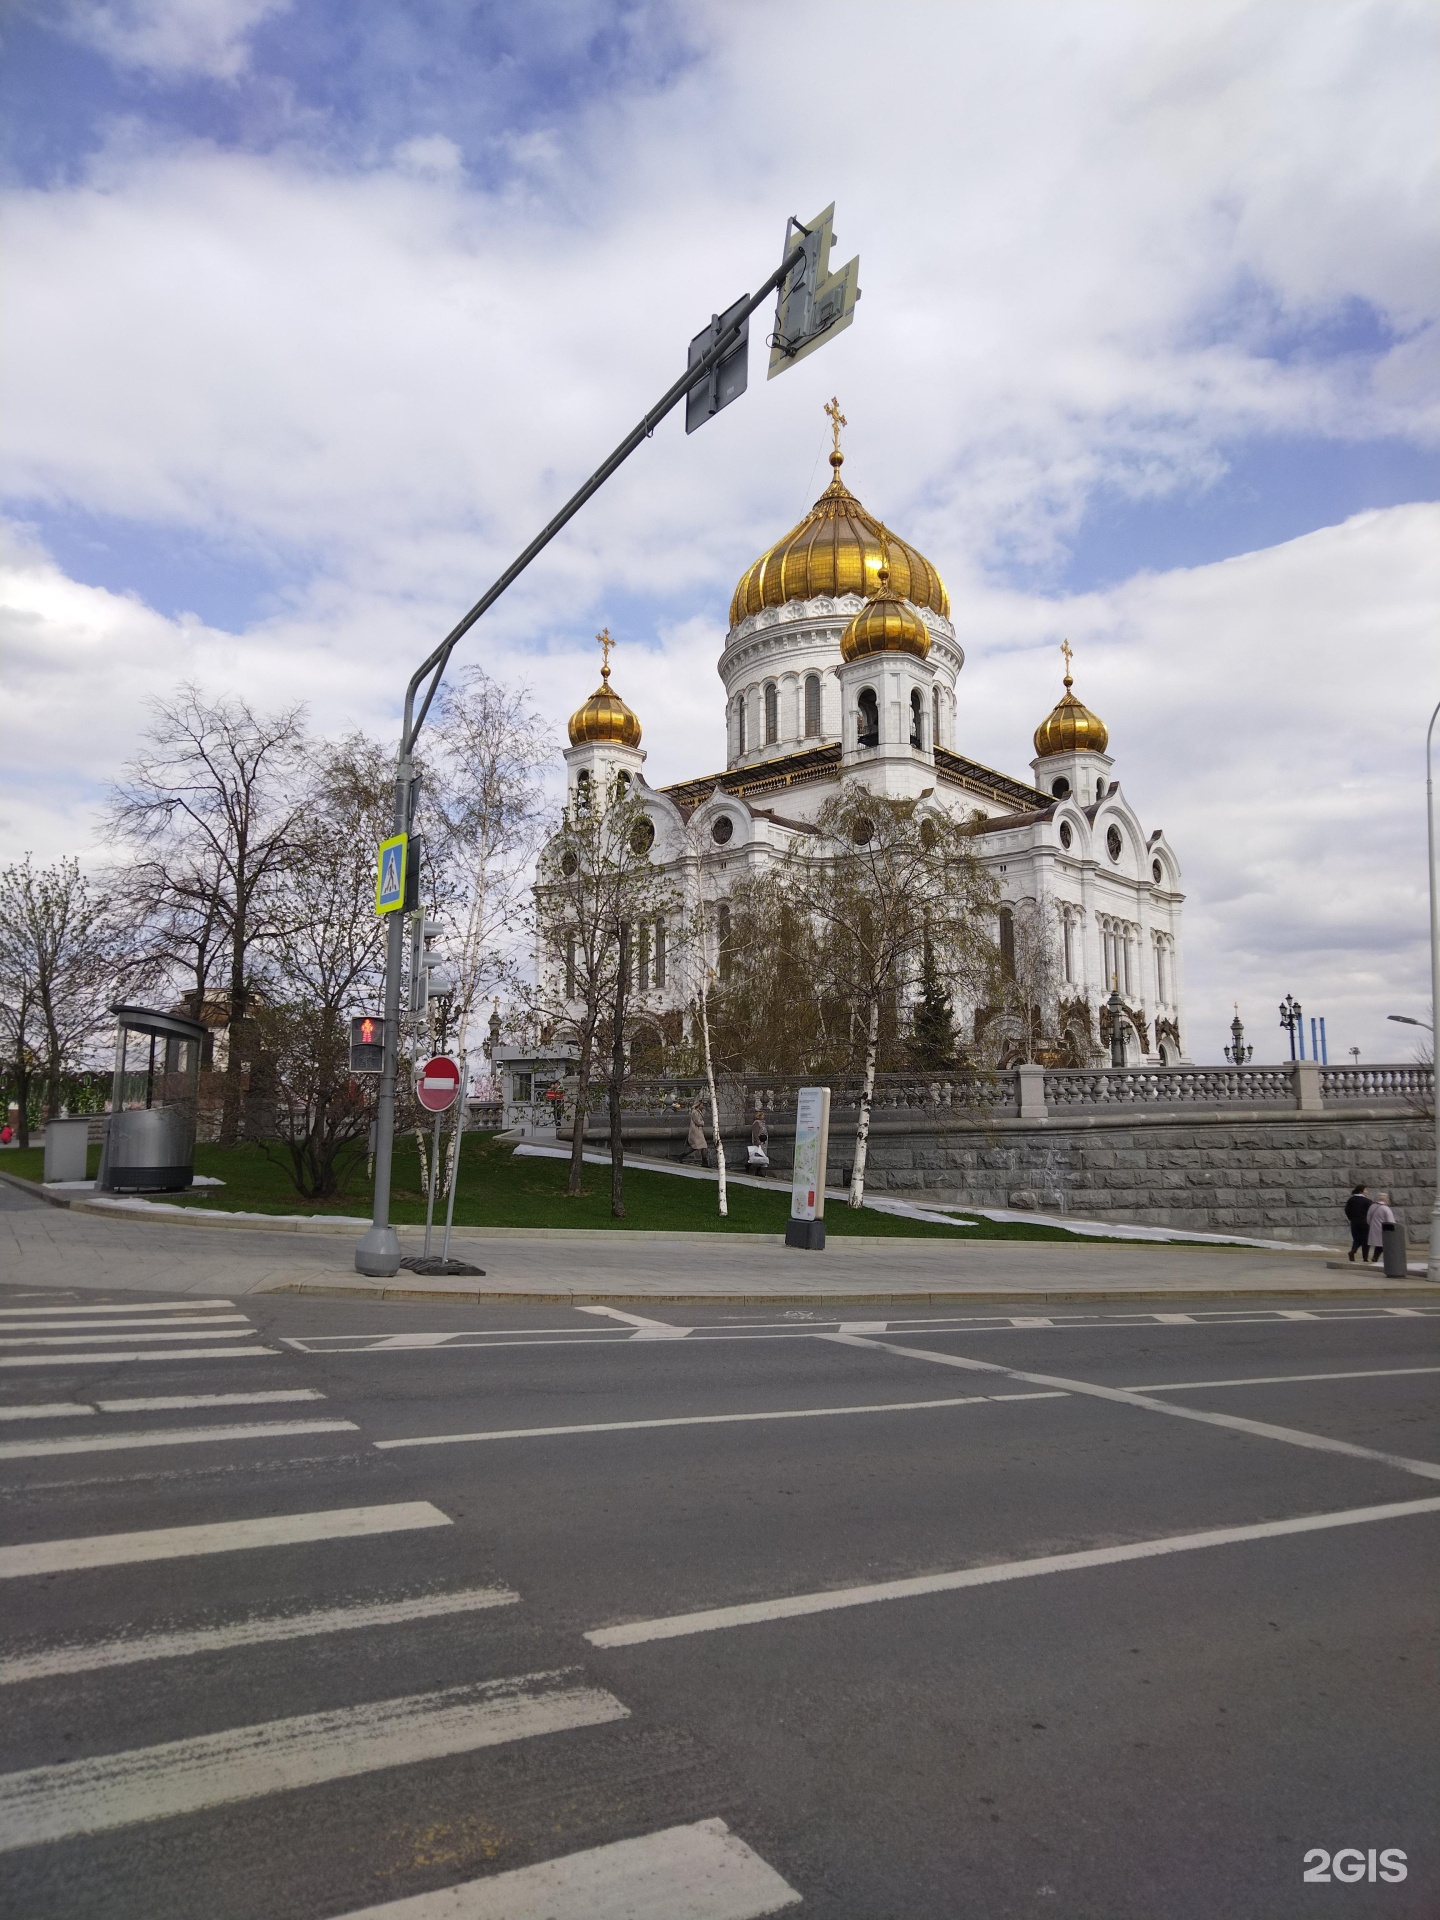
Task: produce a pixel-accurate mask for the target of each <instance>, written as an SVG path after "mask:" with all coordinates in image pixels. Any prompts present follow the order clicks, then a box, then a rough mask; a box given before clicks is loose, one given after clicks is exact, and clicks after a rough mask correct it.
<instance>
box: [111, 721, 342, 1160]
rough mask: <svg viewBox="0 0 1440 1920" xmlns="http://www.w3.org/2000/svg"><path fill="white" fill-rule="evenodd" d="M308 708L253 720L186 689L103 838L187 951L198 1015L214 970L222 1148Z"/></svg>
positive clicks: (270, 929) (298, 781) (299, 805)
mask: <svg viewBox="0 0 1440 1920" xmlns="http://www.w3.org/2000/svg"><path fill="white" fill-rule="evenodd" d="M304 745H305V739H304V729H303V710H302V709H301V708H299V707H292V708H288V709H285V710H284V711H281V712H279V713H275V714H268V715H257V714H256V713H255V712H253V711H252V709H251V708H250V707H249V706H248V705H247V704H246V703H245V702H244V701H243V700H237V699H231V698H223V699H218V700H207V699H206V697H205V696H204V695H203V694H202V693H201V692H200V690H199V689H198V688H197V687H193V686H192V687H184V688H182V689H181V691H180V692H179V693H178V694H177V695H176V696H175V698H174V699H173V700H169V701H157V702H156V703H155V706H154V718H153V720H152V722H151V725H150V727H149V729H148V731H147V734H146V736H145V745H144V747H143V748H142V750H141V752H140V754H139V755H138V756H137V758H136V759H135V760H134V761H133V762H132V764H131V765H130V767H129V768H128V769H127V770H126V776H125V778H124V779H123V780H122V781H121V782H120V783H119V785H118V786H117V787H116V788H115V790H114V793H113V795H112V798H111V804H110V831H111V834H112V836H113V837H114V839H115V840H116V841H117V842H118V843H119V844H120V845H122V846H123V847H125V848H127V849H128V850H129V851H130V852H131V854H132V856H133V860H134V865H133V868H132V870H131V882H132V884H133V885H138V887H139V888H140V889H141V890H142V892H143V895H144V897H145V899H146V900H147V901H148V903H149V907H150V911H151V915H152V918H153V921H154V923H155V925H156V927H157V928H158V929H159V932H160V938H161V945H162V947H163V948H164V950H166V951H167V952H169V953H170V954H171V955H172V956H178V955H180V954H181V953H184V954H185V955H186V957H187V958H191V957H192V956H193V965H194V976H193V977H194V980H195V986H194V992H195V995H196V998H197V1010H198V1007H199V1006H200V1005H203V999H204V995H205V993H206V991H207V983H208V981H209V979H210V977H211V973H212V969H213V971H214V972H217V973H219V974H220V975H221V977H222V978H223V980H224V988H225V994H226V1001H227V1010H228V1015H229V1029H230V1045H229V1057H228V1061H227V1072H226V1084H225V1099H224V1109H223V1115H222V1120H221V1129H220V1140H221V1144H222V1145H226V1146H233V1145H234V1144H235V1142H236V1140H237V1139H238V1138H239V1134H240V1123H241V1108H242V1090H243V1082H242V1060H241V1055H242V1052H243V1046H242V1039H243V1036H244V1034H245V1033H246V1031H247V1021H248V1017H249V1014H250V1012H251V1006H252V1000H253V997H254V990H255V987H256V984H257V981H256V960H257V950H263V948H264V946H265V944H266V943H267V942H268V941H271V940H272V939H273V938H274V936H275V934H276V932H277V930H278V928H279V925H280V921H279V919H278V918H277V914H276V903H277V901H278V898H279V891H280V889H279V882H280V880H281V878H282V876H283V874H284V872H285V870H286V867H287V864H288V862H289V861H290V859H291V857H292V851H293V846H294V842H295V839H296V837H297V832H298V829H299V827H300V824H301V822H302V820H303V818H304V814H305V807H306V794H305V772H306V767H305V758H304Z"/></svg>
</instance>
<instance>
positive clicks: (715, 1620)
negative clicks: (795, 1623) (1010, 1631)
mask: <svg viewBox="0 0 1440 1920" xmlns="http://www.w3.org/2000/svg"><path fill="white" fill-rule="evenodd" d="M1428 1513H1440V1499H1435V1500H1401V1501H1397V1502H1395V1503H1394V1504H1392V1505H1389V1506H1382V1507H1350V1508H1347V1509H1346V1510H1345V1511H1343V1512H1340V1513H1310V1514H1304V1515H1302V1516H1301V1517H1300V1518H1299V1519H1296V1520H1262V1521H1260V1522H1259V1523H1258V1524H1256V1525H1254V1526H1244V1527H1214V1528H1212V1529H1210V1530H1209V1531H1208V1532H1205V1533H1174V1534H1169V1535H1166V1536H1164V1537H1163V1538H1161V1539H1158V1540H1136V1541H1133V1542H1131V1543H1130V1544H1129V1545H1127V1546H1120V1547H1091V1548H1088V1549H1087V1550H1085V1551H1084V1552H1081V1553H1047V1554H1042V1555H1040V1556H1038V1557H1037V1558H1035V1559H1033V1560H1005V1561H1000V1562H998V1563H997V1564H994V1565H992V1566H987V1567H964V1568H961V1569H960V1570H959V1571H958V1572H955V1573H928V1574H920V1575H919V1576H917V1577H916V1578H914V1579H909V1580H881V1581H876V1582H874V1583H873V1584H871V1585H869V1586H863V1587H838V1588H832V1589H830V1590H829V1591H828V1592H824V1593H796V1594H790V1595H788V1596H786V1597H785V1598H782V1599H776V1600H755V1601H750V1602H747V1603H746V1604H744V1605H741V1606H735V1607H711V1608H708V1609H707V1610H706V1611H704V1612H701V1613H677V1614H672V1615H670V1617H669V1618H668V1619H660V1620H632V1621H630V1622H628V1623H627V1624H626V1625H624V1626H618V1627H597V1628H595V1629H593V1630H592V1631H591V1632H589V1633H587V1634H586V1635H585V1638H586V1639H587V1640H588V1641H589V1642H590V1644H591V1645H592V1646H596V1647H637V1646H643V1645H645V1644H647V1643H648V1642H649V1641H652V1640H675V1639H680V1638H682V1637H683V1636H684V1635H686V1634H692V1633H715V1632H718V1631H720V1630H722V1629H724V1628H727V1627H748V1626H755V1625H758V1624H759V1623H761V1622H763V1621H767V1620H794V1619H799V1618H801V1617H803V1616H804V1615H806V1614H812V1613H831V1612H835V1611H837V1610H839V1609H841V1608H845V1607H865V1606H870V1605H873V1604H874V1603H875V1602H877V1601H880V1600H913V1599H916V1598H919V1597H920V1596H922V1595H924V1594H931V1593H956V1592H959V1591H960V1590H961V1589H963V1588H965V1587H988V1586H993V1585H995V1584H996V1583H997V1582H999V1581H1003V1580H1028V1579H1033V1578H1035V1577H1036V1576H1037V1575H1039V1574H1045V1573H1077V1572H1080V1571H1081V1570H1083V1569H1085V1568H1088V1567H1111V1566H1117V1565H1119V1564H1120V1563H1121V1562H1123V1561H1127V1560H1153V1559H1158V1558H1159V1557H1160V1556H1162V1555H1164V1554H1171V1553H1192V1552H1196V1551H1198V1550H1199V1549H1200V1548H1203V1547H1229V1546H1238V1545H1240V1544H1241V1543H1243V1542H1245V1541H1249V1540H1277V1539H1283V1538H1285V1537H1286V1536H1287V1535H1290V1534H1300V1533H1319V1532H1322V1531H1325V1530H1327V1529H1329V1528H1332V1527H1357V1526H1363V1525H1364V1524H1366V1523H1367V1522H1369V1521H1371V1520H1404V1519H1409V1518H1410V1517H1411V1516H1413V1515H1417V1514H1428Z"/></svg>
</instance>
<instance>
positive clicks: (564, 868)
mask: <svg viewBox="0 0 1440 1920" xmlns="http://www.w3.org/2000/svg"><path fill="white" fill-rule="evenodd" d="M579 868H580V856H579V854H578V853H562V854H561V856H560V871H561V873H563V874H564V876H565V878H566V879H567V880H568V879H569V878H570V876H571V874H572V873H576V872H578V871H579Z"/></svg>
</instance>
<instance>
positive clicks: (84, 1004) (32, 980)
mask: <svg viewBox="0 0 1440 1920" xmlns="http://www.w3.org/2000/svg"><path fill="white" fill-rule="evenodd" d="M132 960H133V954H132V952H131V951H130V949H129V947H128V943H127V941H126V938H125V928H124V926H123V924H122V922H121V921H120V919H119V918H118V916H117V914H116V912H115V908H114V904H113V902H112V901H111V900H110V898H109V897H108V896H107V895H106V894H104V893H101V892H97V891H95V890H94V889H92V888H91V886H90V883H89V882H88V880H87V879H86V878H85V876H84V874H83V873H81V871H80V863H79V861H78V860H74V859H62V860H58V861H56V863H55V864H54V865H53V866H50V867H36V866H35V865H34V864H33V862H32V859H31V856H30V855H29V854H28V853H27V854H26V856H25V858H24V860H23V861H21V862H20V863H19V864H18V865H14V866H9V867H5V868H4V869H3V870H0V1023H3V1030H4V1034H5V1039H6V1043H7V1051H8V1052H9V1054H10V1058H11V1060H12V1062H13V1069H12V1070H13V1073H14V1076H15V1080H16V1082H17V1086H18V1093H19V1103H20V1128H19V1132H20V1143H21V1145H22V1146H24V1145H27V1144H28V1142H29V1137H30V1134H29V1113H28V1108H29V1097H30V1081H31V1079H32V1077H33V1074H34V1072H35V1070H36V1068H37V1067H38V1070H39V1071H40V1073H41V1074H42V1075H43V1077H44V1082H45V1112H46V1115H47V1117H49V1118H51V1119H53V1118H54V1117H55V1115H56V1114H58V1113H59V1111H60V1102H61V1080H62V1076H63V1075H64V1074H65V1073H66V1072H67V1071H69V1070H70V1069H72V1068H73V1067H74V1066H76V1065H77V1064H78V1058H79V1055H80V1053H81V1052H82V1050H83V1049H84V1047H85V1045H86V1043H87V1042H88V1041H90V1040H91V1039H93V1037H94V1035H95V1034H96V1032H97V1031H98V1030H99V1028H100V1027H101V1026H103V1025H104V1024H105V1022H106V1016H107V1010H108V1007H109V1004H110V1001H111V1000H112V998H113V997H114V994H115V992H116V989H117V985H118V983H119V980H120V979H121V977H122V975H123V974H124V972H125V970H126V967H127V965H128V964H130V963H131V962H132Z"/></svg>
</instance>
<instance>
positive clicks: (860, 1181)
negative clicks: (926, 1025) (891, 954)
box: [850, 993, 880, 1207]
mask: <svg viewBox="0 0 1440 1920" xmlns="http://www.w3.org/2000/svg"><path fill="white" fill-rule="evenodd" d="M879 1051H880V996H879V994H878V993H877V994H875V995H874V996H873V997H872V999H871V1001H870V1025H869V1027H868V1028H867V1030H866V1034H865V1085H864V1086H863V1087H862V1088H861V1090H860V1119H859V1122H858V1124H857V1126H856V1128H855V1165H854V1167H853V1168H852V1169H851V1172H850V1204H851V1206H852V1207H861V1206H863V1205H864V1204H865V1161H866V1159H867V1158H868V1156H869V1152H870V1104H871V1102H872V1101H873V1100H874V1098H875V1056H876V1055H877V1053H878V1052H879Z"/></svg>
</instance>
